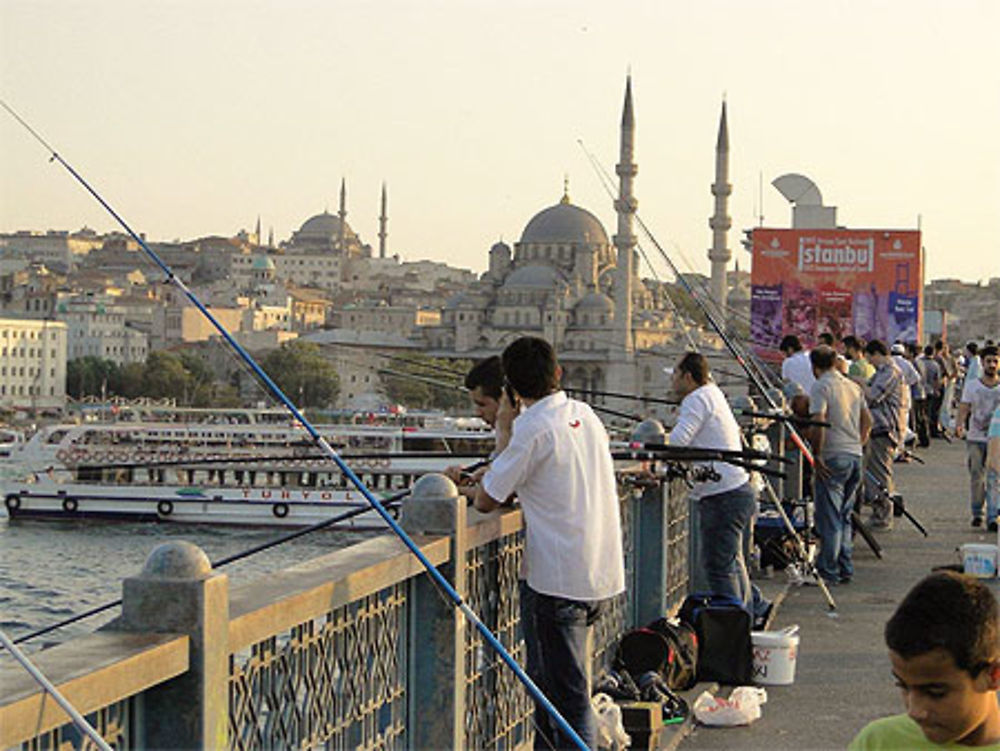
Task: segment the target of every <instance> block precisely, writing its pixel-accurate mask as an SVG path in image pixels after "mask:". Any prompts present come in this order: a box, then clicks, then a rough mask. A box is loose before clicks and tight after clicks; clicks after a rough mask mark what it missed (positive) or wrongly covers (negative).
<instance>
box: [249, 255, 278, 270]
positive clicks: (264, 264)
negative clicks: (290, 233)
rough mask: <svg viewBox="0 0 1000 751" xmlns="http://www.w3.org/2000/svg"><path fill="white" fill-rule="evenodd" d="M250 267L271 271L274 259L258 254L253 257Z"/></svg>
mask: <svg viewBox="0 0 1000 751" xmlns="http://www.w3.org/2000/svg"><path fill="white" fill-rule="evenodd" d="M251 268H252V269H253V270H254V271H273V270H274V261H272V260H271V259H270V258H268V257H267V256H258V257H257V258H255V259H254V261H253V265H252V266H251Z"/></svg>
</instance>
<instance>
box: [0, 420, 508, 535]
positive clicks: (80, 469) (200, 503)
mask: <svg viewBox="0 0 1000 751" xmlns="http://www.w3.org/2000/svg"><path fill="white" fill-rule="evenodd" d="M317 429H318V430H319V431H320V433H321V434H322V435H323V436H324V438H326V440H327V441H328V442H329V443H330V445H331V446H333V447H334V448H335V449H336V450H337V452H338V454H340V455H341V457H342V458H343V459H344V461H345V463H346V464H347V465H348V466H349V467H350V468H351V469H352V471H354V472H355V474H357V475H358V476H359V478H360V479H361V480H362V482H363V483H364V484H365V486H366V487H367V488H369V489H370V490H371V491H372V492H373V493H374V494H375V495H376V497H379V498H386V497H390V496H392V495H395V494H397V493H399V492H400V491H402V490H405V489H407V488H409V487H410V486H411V485H412V484H413V482H415V481H416V479H417V478H418V477H420V476H421V475H423V474H426V473H428V472H435V471H441V470H443V469H444V468H445V467H447V466H451V465H454V464H468V463H470V462H473V461H475V460H476V458H477V457H485V456H487V455H488V454H489V452H490V451H491V450H492V449H493V446H494V437H493V433H492V431H487V430H481V429H480V430H428V429H418V428H400V427H388V426H357V425H334V426H320V427H319V428H317ZM14 459H15V460H16V462H17V463H18V464H19V465H20V466H22V467H27V468H30V471H29V475H28V476H27V477H25V478H24V479H23V480H20V481H13V482H11V481H8V482H6V483H5V484H4V487H3V496H4V505H5V507H6V509H7V513H8V515H9V516H10V517H11V518H12V519H17V518H35V519H52V518H59V519H73V518H82V519H109V520H110V519H119V520H132V521H169V522H187V523H203V524H239V525H268V526H274V525H279V526H304V525H310V524H314V523H317V522H319V521H323V520H325V519H328V518H330V517H331V516H333V515H337V514H340V513H342V512H344V511H349V510H354V509H361V508H367V507H368V502H367V500H366V499H365V498H364V497H363V496H362V494H361V493H360V491H358V490H357V489H356V488H355V487H354V486H353V485H352V484H351V483H350V482H349V481H348V479H347V477H346V476H344V474H343V473H342V472H341V471H340V468H339V467H338V466H337V465H336V464H335V463H334V462H333V461H332V460H331V459H330V458H329V457H325V456H322V455H321V454H320V452H319V450H318V449H317V448H316V447H315V446H314V444H313V442H312V440H311V439H310V437H309V436H308V434H307V433H306V432H305V431H304V430H303V429H301V428H299V427H290V426H287V425H284V426H271V425H261V424H258V425H249V424H229V423H226V424H211V423H192V424H175V423H161V424H128V423H115V424H84V425H55V426H49V427H46V428H42V429H41V430H39V431H38V432H37V433H36V434H35V435H33V436H32V437H31V438H30V439H29V440H28V441H26V442H25V443H24V444H23V445H22V446H20V447H18V448H17V449H16V450H15V453H14ZM382 525H384V522H383V520H382V519H381V517H379V516H378V514H377V513H376V512H375V511H373V510H369V511H368V512H366V513H364V514H360V515H358V516H355V517H353V518H352V519H350V520H348V521H346V522H345V524H344V526H346V527H348V528H355V529H362V528H371V527H375V526H382Z"/></svg>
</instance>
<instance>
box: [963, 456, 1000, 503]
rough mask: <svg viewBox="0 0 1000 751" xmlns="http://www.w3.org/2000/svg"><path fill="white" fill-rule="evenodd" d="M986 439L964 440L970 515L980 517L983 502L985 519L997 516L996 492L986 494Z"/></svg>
mask: <svg viewBox="0 0 1000 751" xmlns="http://www.w3.org/2000/svg"><path fill="white" fill-rule="evenodd" d="M988 445H989V444H988V443H986V441H966V442H965V457H966V465H967V466H968V467H969V495H970V500H971V507H972V515H973V516H974V517H976V516H978V517H982V515H983V504H984V503H985V504H986V521H987V522H991V521H994V520H995V519H996V518H997V499H996V494H994V495H993V497H992V498H987V495H986V447H987V446H988Z"/></svg>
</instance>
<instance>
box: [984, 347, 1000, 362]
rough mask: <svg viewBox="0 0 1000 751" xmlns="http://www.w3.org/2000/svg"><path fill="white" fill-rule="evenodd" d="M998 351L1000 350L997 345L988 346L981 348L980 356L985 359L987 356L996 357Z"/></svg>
mask: <svg viewBox="0 0 1000 751" xmlns="http://www.w3.org/2000/svg"><path fill="white" fill-rule="evenodd" d="M998 352H1000V350H997V348H996V347H995V346H986V347H983V348H982V349H981V350H979V356H980V357H981V358H982V359H984V360H985V359H986V358H987V357H996V356H997V353H998Z"/></svg>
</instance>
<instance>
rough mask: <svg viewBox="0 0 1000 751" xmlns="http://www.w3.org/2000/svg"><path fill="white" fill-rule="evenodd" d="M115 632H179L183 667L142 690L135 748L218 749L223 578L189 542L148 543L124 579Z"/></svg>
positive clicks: (223, 731)
mask: <svg viewBox="0 0 1000 751" xmlns="http://www.w3.org/2000/svg"><path fill="white" fill-rule="evenodd" d="M115 628H116V629H117V630H120V631H144V632H159V633H163V632H167V633H181V634H187V635H188V636H189V637H190V640H191V657H190V668H189V669H188V672H187V673H185V674H184V675H181V676H178V677H177V678H174V679H173V680H171V681H168V682H167V683H164V684H162V685H159V686H155V687H154V688H152V689H149V690H148V691H146V692H145V693H144V694H143V695H142V701H143V706H142V709H143V718H144V723H143V730H144V733H145V739H144V742H143V743H141V744H140V745H141V746H142V747H143V748H225V747H226V746H227V743H228V731H229V578H228V577H227V576H226V575H225V574H217V573H215V572H214V571H213V570H212V564H211V563H210V562H209V560H208V557H207V556H206V555H205V553H204V552H203V551H202V550H201V549H200V548H199V547H197V546H196V545H192V544H191V543H189V542H182V541H178V542H168V543H165V544H163V545H160V546H158V547H156V548H155V549H154V550H153V552H152V553H150V555H149V558H148V559H147V560H146V565H145V566H144V567H143V569H142V573H140V574H139V576H136V577H132V578H129V579H126V580H125V583H124V587H123V601H122V615H121V618H120V619H119V620H118V621H117V622H116V624H115Z"/></svg>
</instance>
